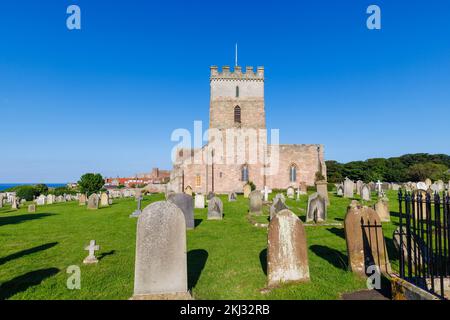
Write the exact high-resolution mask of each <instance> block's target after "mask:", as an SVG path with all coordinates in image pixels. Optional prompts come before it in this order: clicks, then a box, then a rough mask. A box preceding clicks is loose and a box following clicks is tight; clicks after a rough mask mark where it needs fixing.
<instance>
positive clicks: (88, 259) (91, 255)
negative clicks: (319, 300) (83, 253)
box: [83, 240, 100, 264]
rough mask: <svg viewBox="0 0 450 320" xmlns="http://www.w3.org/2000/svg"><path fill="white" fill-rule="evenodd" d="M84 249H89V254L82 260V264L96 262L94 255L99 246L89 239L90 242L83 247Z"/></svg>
mask: <svg viewBox="0 0 450 320" xmlns="http://www.w3.org/2000/svg"><path fill="white" fill-rule="evenodd" d="M84 250H87V251H89V255H88V256H87V257H86V258H85V259H84V261H83V263H84V264H92V263H97V262H98V260H97V258H96V257H95V251H98V250H100V246H99V245H96V244H95V240H91V243H90V244H89V245H88V246H87V247H86V248H84Z"/></svg>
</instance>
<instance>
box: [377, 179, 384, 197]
mask: <svg viewBox="0 0 450 320" xmlns="http://www.w3.org/2000/svg"><path fill="white" fill-rule="evenodd" d="M382 185H383V184H382V183H381V181H380V180H378V182H377V187H378V195H380V194H381V191H382V189H381V186H382Z"/></svg>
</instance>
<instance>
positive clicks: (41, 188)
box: [34, 184, 48, 194]
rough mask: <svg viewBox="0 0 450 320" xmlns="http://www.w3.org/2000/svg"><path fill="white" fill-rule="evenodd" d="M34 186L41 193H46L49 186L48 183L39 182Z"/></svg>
mask: <svg viewBox="0 0 450 320" xmlns="http://www.w3.org/2000/svg"><path fill="white" fill-rule="evenodd" d="M34 188H35V189H36V191H37V192H38V193H39V194H46V193H47V192H48V187H47V185H46V184H37V185H35V186H34Z"/></svg>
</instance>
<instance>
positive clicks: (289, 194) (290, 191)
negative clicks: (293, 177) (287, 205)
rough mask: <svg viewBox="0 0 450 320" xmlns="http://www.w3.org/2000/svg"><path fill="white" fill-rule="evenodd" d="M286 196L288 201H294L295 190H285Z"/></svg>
mask: <svg viewBox="0 0 450 320" xmlns="http://www.w3.org/2000/svg"><path fill="white" fill-rule="evenodd" d="M286 194H287V197H288V198H289V199H294V196H295V189H294V188H293V187H289V188H287V191H286Z"/></svg>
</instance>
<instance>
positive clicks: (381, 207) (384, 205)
mask: <svg viewBox="0 0 450 320" xmlns="http://www.w3.org/2000/svg"><path fill="white" fill-rule="evenodd" d="M374 209H375V211H376V213H377V214H378V216H379V217H380V220H381V222H389V221H391V212H390V211H389V199H387V198H379V199H378V201H377V203H376V204H375V205H374Z"/></svg>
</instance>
